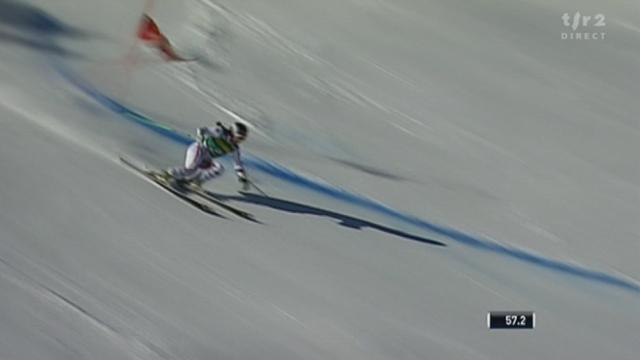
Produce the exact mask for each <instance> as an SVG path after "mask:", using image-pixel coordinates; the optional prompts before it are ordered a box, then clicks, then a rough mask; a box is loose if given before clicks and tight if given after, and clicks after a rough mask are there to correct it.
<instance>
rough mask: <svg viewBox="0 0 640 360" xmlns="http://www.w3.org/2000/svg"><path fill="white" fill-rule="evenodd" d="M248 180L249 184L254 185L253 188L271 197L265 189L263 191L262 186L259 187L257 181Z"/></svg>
mask: <svg viewBox="0 0 640 360" xmlns="http://www.w3.org/2000/svg"><path fill="white" fill-rule="evenodd" d="M247 181H248V182H249V185H251V186H253V188H254V189H256V190H258V192H259V193H260V194H262V196H264V197H269V195H267V193H265V192H264V191H262V189H260V188H259V187H258V185H256V183H254V182H253V181H251V180H248V179H247Z"/></svg>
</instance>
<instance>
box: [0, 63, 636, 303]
mask: <svg viewBox="0 0 640 360" xmlns="http://www.w3.org/2000/svg"><path fill="white" fill-rule="evenodd" d="M52 66H53V67H54V69H55V70H56V71H57V72H58V73H59V74H60V75H61V76H62V78H63V79H65V80H66V81H67V82H69V83H70V84H71V85H73V86H75V87H76V88H78V89H79V90H81V91H82V92H83V93H84V94H86V95H87V96H89V97H90V98H92V99H93V100H95V101H97V102H98V103H99V104H101V105H102V106H104V107H106V108H108V109H109V110H111V111H112V112H114V113H116V114H117V115H120V116H121V117H122V118H123V119H126V120H128V121H130V122H133V123H135V124H138V125H140V126H142V127H145V128H147V129H148V130H150V131H152V132H155V133H157V134H159V135H162V136H163V137H165V138H167V139H169V140H171V141H174V142H176V143H178V144H181V145H189V144H191V143H192V142H193V138H192V137H190V136H188V135H186V134H183V133H181V132H179V131H177V130H174V129H171V128H168V127H166V126H163V125H162V124H160V123H158V122H156V121H154V120H152V119H150V118H148V117H146V116H144V115H142V114H140V113H138V112H136V111H134V110H132V109H130V108H128V107H127V106H125V105H124V104H121V103H120V102H118V101H117V100H115V99H113V98H111V97H109V96H107V95H106V94H104V93H102V92H101V91H99V90H98V89H97V88H95V87H93V86H92V85H90V84H89V83H88V82H86V81H85V80H84V79H83V78H82V77H80V76H79V75H78V74H76V73H74V72H73V71H72V70H71V69H70V68H68V67H66V66H65V65H63V64H61V63H53V64H52ZM3 102H4V101H3ZM4 103H5V105H7V103H6V102H4ZM245 164H246V165H248V166H249V167H250V168H252V169H253V170H258V171H260V172H262V173H264V174H266V175H269V176H272V177H274V178H276V179H279V180H282V181H285V182H287V183H289V184H291V185H295V186H297V187H300V188H303V189H306V190H311V191H313V192H315V193H317V194H321V195H324V196H327V197H329V198H332V199H335V200H338V201H342V202H345V203H348V204H350V205H355V206H358V207H360V208H362V209H366V210H369V211H372V212H374V213H376V214H379V215H383V216H385V217H387V218H389V219H391V220H396V221H401V222H403V223H405V224H407V225H412V226H416V227H418V228H420V229H422V230H425V231H428V232H431V233H434V234H437V235H440V236H443V237H445V238H448V239H449V240H451V241H454V242H456V243H459V244H462V245H465V246H468V247H472V248H476V249H479V250H484V251H488V252H492V253H495V254H498V255H501V256H504V257H508V258H512V259H516V260H519V261H521V262H524V263H527V264H530V265H535V266H538V267H541V268H545V269H548V270H551V271H553V272H556V273H558V274H563V275H571V276H574V277H577V278H580V279H583V280H587V281H589V282H591V283H593V284H600V285H608V286H612V287H616V288H621V289H625V290H628V291H631V292H633V293H634V294H637V295H640V283H638V281H637V280H635V279H632V278H630V277H623V276H624V275H622V274H621V275H619V276H616V275H612V274H609V273H606V272H603V271H599V270H593V269H589V268H586V267H583V266H580V265H577V264H572V263H568V262H564V261H560V260H556V259H553V258H549V257H545V256H543V255H539V254H535V253H533V252H530V251H527V250H523V249H519V248H516V247H513V246H509V245H504V244H500V243H497V242H495V241H493V240H489V239H485V238H481V237H476V236H473V235H470V234H466V233H463V232H461V231H458V230H455V229H453V228H449V227H446V226H443V225H438V224H435V223H432V222H430V221H427V220H423V219H420V218H418V217H415V216H413V215H410V214H405V213H403V212H401V211H398V210H395V209H392V208H390V207H388V206H386V205H384V204H381V203H379V202H376V201H374V200H371V199H369V198H366V197H363V196H361V195H357V194H353V193H350V192H348V191H346V190H343V189H340V188H338V187H335V186H332V185H329V184H327V183H324V182H320V181H318V180H314V179H311V178H308V177H305V176H303V175H300V174H297V173H295V172H293V171H291V170H289V169H287V168H285V167H283V166H281V165H278V164H276V163H274V162H271V161H268V160H264V159H261V158H258V157H256V156H253V155H250V154H246V153H245Z"/></svg>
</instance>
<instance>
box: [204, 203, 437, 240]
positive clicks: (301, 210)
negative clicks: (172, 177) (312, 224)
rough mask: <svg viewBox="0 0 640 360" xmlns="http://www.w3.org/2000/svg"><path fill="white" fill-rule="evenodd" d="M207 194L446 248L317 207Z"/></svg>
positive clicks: (414, 236)
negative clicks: (330, 220) (322, 217)
mask: <svg viewBox="0 0 640 360" xmlns="http://www.w3.org/2000/svg"><path fill="white" fill-rule="evenodd" d="M207 192H208V193H209V194H211V195H213V196H215V197H216V198H218V199H220V200H222V201H229V200H231V201H238V202H244V203H250V204H255V205H260V206H266V207H270V208H272V209H276V210H281V211H286V212H290V213H296V214H309V215H318V216H326V217H330V218H334V219H336V220H339V221H340V222H339V223H338V224H339V225H341V226H346V227H348V228H351V229H357V230H362V228H367V227H368V228H371V229H375V230H378V231H382V232H384V233H387V234H391V235H395V236H399V237H401V238H404V239H407V240H413V241H418V242H421V243H424V244H429V245H435V246H447V245H446V244H444V243H442V242H440V241H436V240H432V239H427V238H424V237H421V236H417V235H413V234H409V233H407V232H404V231H401V230H398V229H393V228H390V227H388V226H384V225H380V224H376V223H373V222H371V221H367V220H363V219H358V218H356V217H353V216H350V215H346V214H341V213H337V212H335V211H330V210H325V209H320V208H317V207H313V206H309V205H304V204H300V203H296V202H293V201H288V200H284V199H278V198H274V197H266V196H262V195H257V194H253V193H248V192H240V194H241V195H242V196H237V195H223V194H218V193H214V192H211V191H207Z"/></svg>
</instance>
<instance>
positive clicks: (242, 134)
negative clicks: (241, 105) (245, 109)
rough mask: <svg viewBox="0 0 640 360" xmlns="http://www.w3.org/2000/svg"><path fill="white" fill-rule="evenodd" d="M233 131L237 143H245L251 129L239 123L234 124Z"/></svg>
mask: <svg viewBox="0 0 640 360" xmlns="http://www.w3.org/2000/svg"><path fill="white" fill-rule="evenodd" d="M232 129H233V138H234V139H235V140H236V142H241V141H244V140H245V139H246V138H247V135H248V134H249V129H248V128H247V125H245V124H243V123H241V122H237V123H235V124H233V128H232Z"/></svg>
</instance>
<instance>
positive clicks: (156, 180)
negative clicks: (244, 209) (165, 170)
mask: <svg viewBox="0 0 640 360" xmlns="http://www.w3.org/2000/svg"><path fill="white" fill-rule="evenodd" d="M120 161H121V162H122V163H123V164H125V165H126V166H127V167H128V168H130V169H132V170H134V171H135V172H137V173H138V174H140V175H142V176H144V177H145V179H147V180H149V181H151V182H153V183H154V184H156V185H158V186H159V187H160V188H161V189H164V190H166V191H167V192H169V193H170V194H172V195H173V196H175V197H177V198H178V199H180V200H182V201H184V202H185V203H187V204H189V205H191V206H193V207H195V208H196V209H198V210H201V211H203V212H205V213H207V214H209V215H213V216H217V217H221V218H224V216H222V215H221V214H219V213H218V212H217V211H215V210H214V209H213V208H211V207H210V206H209V205H207V204H205V203H202V202H200V201H197V200H194V199H192V198H190V197H189V196H188V195H187V193H184V192H181V191H180V190H178V189H175V188H174V187H172V186H171V185H170V184H168V183H167V182H166V181H164V180H163V179H161V178H159V177H158V176H157V174H156V173H155V172H154V171H151V170H147V169H143V168H141V167H139V166H138V165H136V164H134V163H132V162H131V161H129V160H128V159H126V158H124V157H122V156H120Z"/></svg>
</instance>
